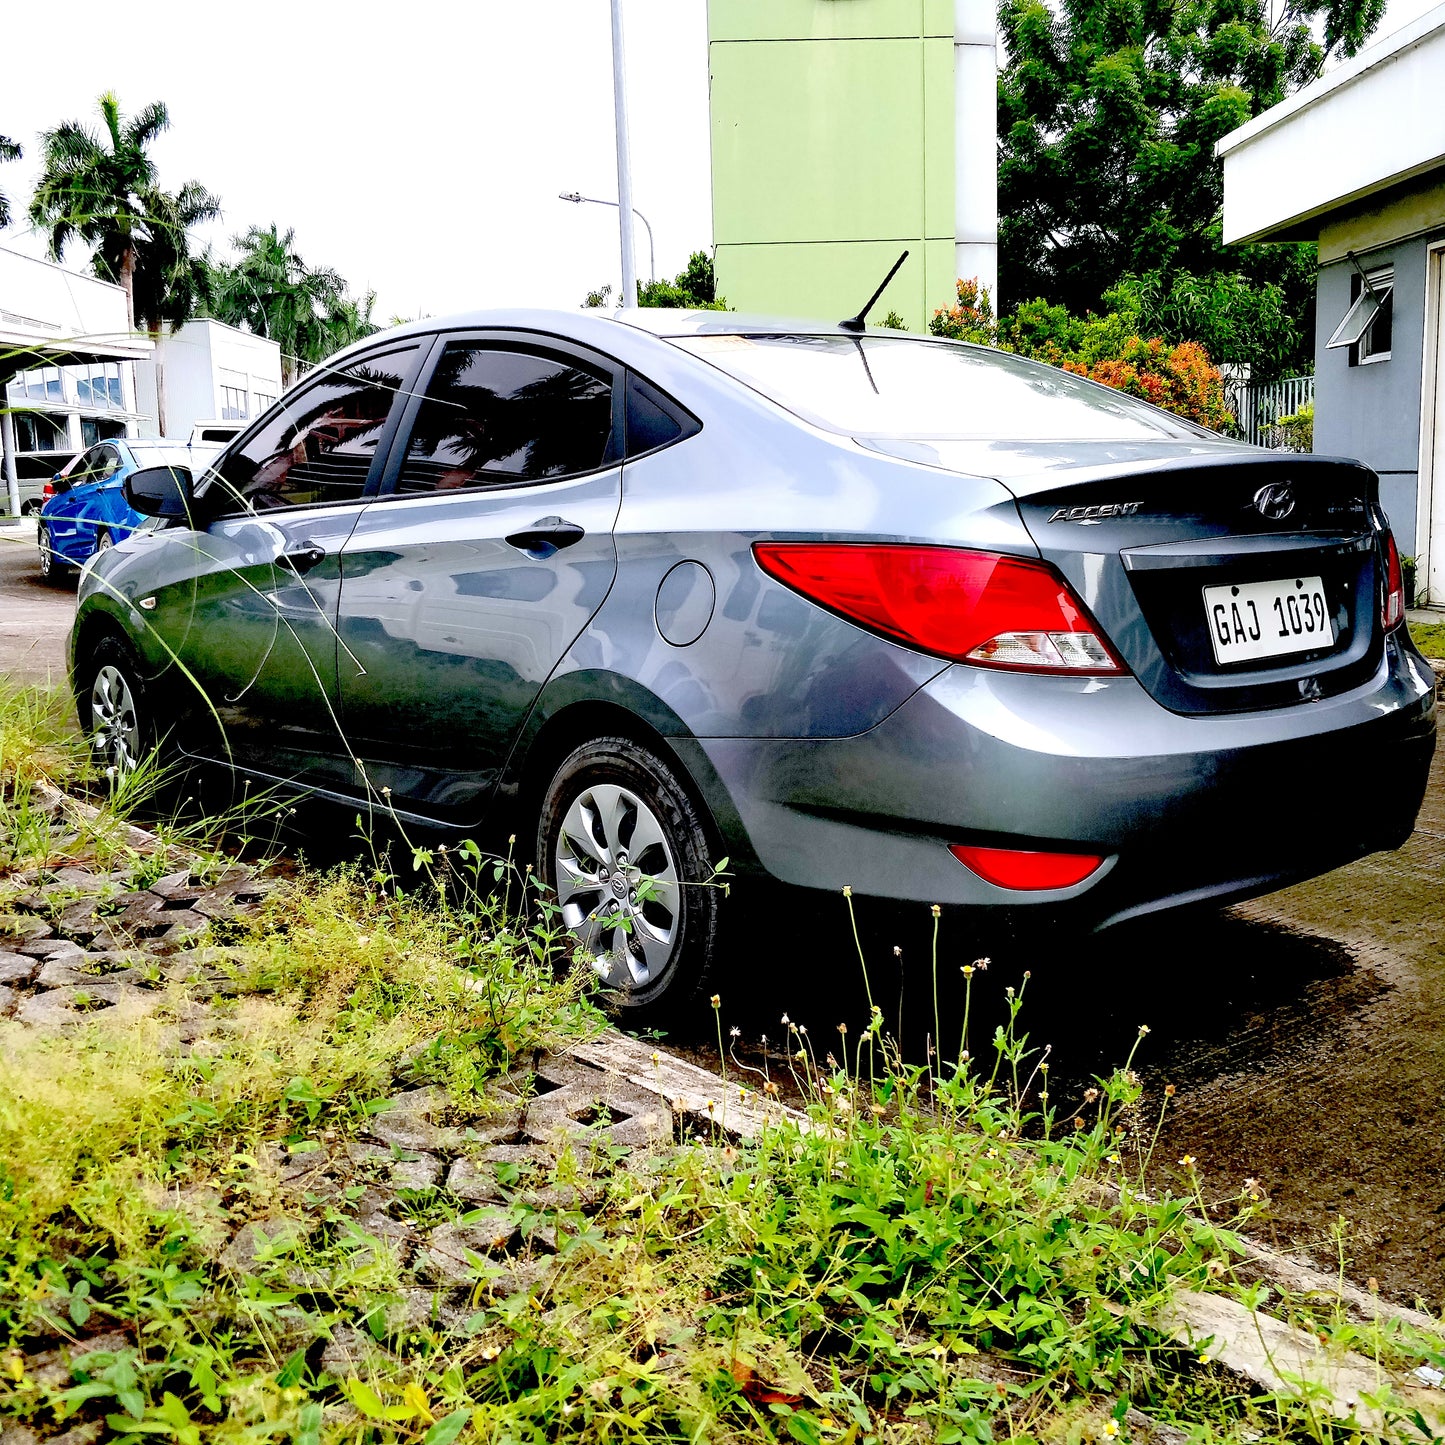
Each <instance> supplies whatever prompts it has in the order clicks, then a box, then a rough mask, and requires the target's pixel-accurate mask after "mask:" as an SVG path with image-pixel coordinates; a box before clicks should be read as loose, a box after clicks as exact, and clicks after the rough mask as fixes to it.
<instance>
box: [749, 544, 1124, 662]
mask: <svg viewBox="0 0 1445 1445" xmlns="http://www.w3.org/2000/svg"><path fill="white" fill-rule="evenodd" d="M753 553H754V555H755V556H756V557H757V559H758V565H759V566H760V567H762V569H763V571H765V572H766V573H767V574H768V575H769V576H770V577H776V578H777V579H778V581H779V582H782V583H784V584H785V585H786V586H788V587H791V588H793V589H794V591H797V592H801V593H802V594H803V596H804V597H807V598H810V599H811V600H812V601H814V602H817V603H819V604H821V605H822V606H824V607H827V608H829V609H831V610H832V611H834V612H837V613H840V614H841V615H842V616H844V617H846V618H847V619H848V620H849V621H850V622H856V623H859V624H860V625H861V626H863V627H867V628H870V629H871V630H872V631H874V632H880V633H882V634H883V635H884V636H885V637H891V638H893V639H894V641H896V642H901V643H904V644H905V645H906V646H908V647H915V648H917V649H918V650H919V651H920V652H931V653H933V654H935V655H936V656H938V657H946V658H948V659H949V660H950V661H952V662H968V663H973V664H975V665H977V666H981V667H1003V668H1014V669H1022V670H1025V671H1028V672H1067V673H1084V674H1091V673H1092V674H1097V673H1118V672H1123V670H1124V667H1123V664H1122V663H1121V662H1120V661H1119V660H1118V658H1116V657H1115V656H1114V654H1113V652H1112V651H1111V649H1110V648H1109V645H1108V644H1107V643H1106V642H1105V641H1104V639H1103V637H1102V636H1101V635H1100V634H1099V632H1098V630H1097V628H1096V627H1095V625H1094V622H1093V620H1092V618H1090V617H1089V615H1088V613H1086V612H1085V611H1084V608H1083V604H1082V603H1080V602H1079V601H1078V599H1077V598H1076V597H1075V596H1074V594H1073V593H1072V592H1071V591H1070V590H1069V585H1068V583H1066V582H1065V581H1064V579H1063V578H1062V577H1060V576H1059V574H1058V573H1057V572H1055V571H1054V569H1053V568H1052V567H1050V566H1049V565H1048V564H1047V563H1046V562H1036V561H1032V560H1030V559H1029V558H1026V557H1006V556H1001V555H999V554H998V553H996V552H965V551H963V550H961V549H960V548H956V547H911V546H904V545H897V544H891V543H880V544H874V543H865V542H757V543H755V544H754V545H753Z"/></svg>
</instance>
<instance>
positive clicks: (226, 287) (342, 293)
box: [210, 224, 377, 386]
mask: <svg viewBox="0 0 1445 1445" xmlns="http://www.w3.org/2000/svg"><path fill="white" fill-rule="evenodd" d="M232 244H233V245H234V246H235V247H236V251H237V256H236V259H235V260H234V261H233V262H230V263H229V264H227V263H221V264H220V265H217V266H214V267H213V268H212V272H211V274H212V296H211V300H210V312H211V315H212V316H214V317H215V318H216V319H217V320H218V321H226V322H229V323H230V324H231V325H233V326H245V327H246V328H247V329H248V330H250V331H253V332H255V333H256V334H257V335H259V336H268V337H270V339H271V340H272V341H275V342H276V343H278V345H279V346H280V347H281V376H282V380H283V382H284V383H285V385H287V386H289V385H290V384H291V383H292V381H294V380H295V378H296V376H297V374H298V373H299V372H300V371H301V370H303V369H305V368H306V367H308V366H314V365H316V363H317V362H319V361H322V360H324V359H325V358H326V357H327V356H330V355H331V353H332V352H333V351H336V350H337V349H338V348H339V347H341V346H345V345H347V344H349V343H350V342H352V341H355V340H356V339H358V338H359V337H362V336H368V335H370V334H371V333H372V332H373V331H375V330H376V329H377V327H376V326H375V325H374V324H373V322H372V320H371V308H372V305H373V303H374V301H375V297H374V296H372V295H370V294H368V295H367V296H365V297H363V298H361V299H360V300H359V301H358V300H356V299H354V298H352V297H350V296H348V295H347V294H346V282H345V281H344V280H343V279H342V278H341V276H340V274H339V273H338V272H336V271H333V270H332V269H330V268H329V267H321V268H320V269H318V270H312V269H311V268H310V267H309V266H307V264H306V262H305V261H303V260H302V258H301V256H300V254H299V253H298V252H297V250H296V233H295V231H292V230H287V231H285V232H283V231H281V229H280V228H279V227H278V226H276V225H274V224H272V225H270V226H252V227H251V229H250V230H248V231H247V232H246V234H245V235H244V236H236V237H234V238H233V240H232Z"/></svg>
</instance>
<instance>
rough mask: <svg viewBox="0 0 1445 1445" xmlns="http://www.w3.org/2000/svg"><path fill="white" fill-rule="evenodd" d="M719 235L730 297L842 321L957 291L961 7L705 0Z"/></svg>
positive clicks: (910, 316) (925, 310)
mask: <svg viewBox="0 0 1445 1445" xmlns="http://www.w3.org/2000/svg"><path fill="white" fill-rule="evenodd" d="M708 19H709V33H710V36H711V41H710V44H709V46H708V57H709V71H710V83H711V110H712V191H713V242H714V245H715V247H716V248H717V267H718V282H719V287H720V289H721V291H722V294H723V295H725V296H726V297H727V298H728V301H729V304H731V305H732V306H735V307H736V308H738V309H739V310H743V311H765V312H766V311H773V312H781V313H784V314H792V315H799V316H808V317H816V318H818V319H822V320H830V321H836V320H838V319H840V318H842V317H844V316H847V315H849V314H851V313H852V312H854V311H856V310H857V309H858V307H859V306H861V305H862V303H863V302H864V301H865V300H866V299H867V297H868V295H869V293H870V292H871V291H872V289H873V287H874V286H876V285H877V284H878V282H879V281H880V280H881V279H882V278H883V276H884V274H885V273H886V271H887V269H888V267H889V266H890V265H891V264H892V263H893V261H894V260H895V259H896V258H897V256H898V253H899V252H900V251H902V250H905V249H907V250H908V251H910V252H911V253H912V254H911V257H910V260H909V262H908V264H907V266H906V267H905V269H904V271H903V272H902V273H900V275H899V276H898V277H897V278H895V280H894V282H893V284H892V286H891V287H890V288H889V292H888V294H887V295H886V296H885V297H883V298H882V299H881V300H880V301H879V303H878V308H877V314H878V315H880V316H881V315H882V314H883V313H885V312H887V311H888V310H890V309H893V310H896V311H898V312H899V313H900V314H901V315H902V316H903V317H904V319H905V320H906V321H907V322H908V324H909V326H910V328H913V329H922V327H923V326H924V324H925V322H926V320H927V318H928V317H929V316H930V315H931V314H932V312H933V311H934V310H935V309H937V308H938V307H940V306H946V305H948V304H949V303H950V301H951V300H952V296H953V276H952V271H953V229H954V215H953V209H954V206H953V203H954V188H953V175H954V156H953V125H954V85H953V4H952V0H709V5H708Z"/></svg>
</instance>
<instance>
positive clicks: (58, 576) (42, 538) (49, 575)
mask: <svg viewBox="0 0 1445 1445" xmlns="http://www.w3.org/2000/svg"><path fill="white" fill-rule="evenodd" d="M35 545H36V546H37V547H38V548H39V549H40V580H41V581H42V582H49V583H50V584H51V586H58V585H59V584H60V583H61V582H62V581H63V580H64V579H65V564H64V563H63V562H62V561H61V560H60V558H59V556H58V555H57V554H56V551H55V544H54V543H53V542H52V541H51V540H50V528H49V527H47V526H46V525H45V523H44V522H42V523H41V524H40V526H39V527H37V528H36V529H35Z"/></svg>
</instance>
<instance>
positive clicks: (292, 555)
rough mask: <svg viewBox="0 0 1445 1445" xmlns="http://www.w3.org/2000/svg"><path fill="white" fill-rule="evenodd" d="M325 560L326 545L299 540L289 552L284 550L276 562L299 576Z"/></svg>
mask: <svg viewBox="0 0 1445 1445" xmlns="http://www.w3.org/2000/svg"><path fill="white" fill-rule="evenodd" d="M325 560H326V548H325V547H318V546H317V545H316V543H315V542H298V543H297V544H296V546H294V547H292V548H291V550H290V551H289V552H283V553H282V554H281V555H280V556H279V557H278V558H277V559H276V564H277V566H280V567H284V568H285V569H286V570H287V571H288V572H294V573H295V574H296V575H297V576H298V577H299V576H301V574H302V573H303V572H309V571H310V570H311V569H312V568H313V567H315V566H316V565H317V564H318V563H321V562H324V561H325Z"/></svg>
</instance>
